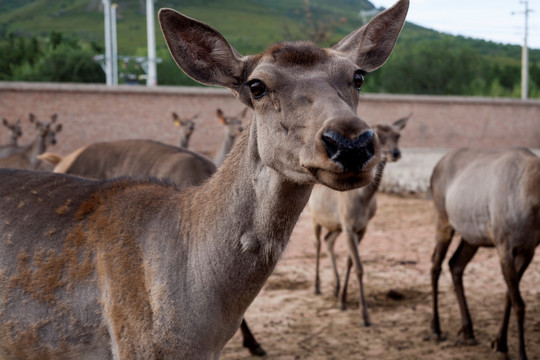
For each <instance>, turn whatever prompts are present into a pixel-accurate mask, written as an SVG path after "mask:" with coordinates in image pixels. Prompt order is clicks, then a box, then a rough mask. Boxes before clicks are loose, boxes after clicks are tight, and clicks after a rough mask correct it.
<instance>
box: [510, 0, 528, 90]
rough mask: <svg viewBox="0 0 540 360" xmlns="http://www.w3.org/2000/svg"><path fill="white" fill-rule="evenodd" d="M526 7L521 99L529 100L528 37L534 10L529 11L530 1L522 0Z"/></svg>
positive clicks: (522, 51)
mask: <svg viewBox="0 0 540 360" xmlns="http://www.w3.org/2000/svg"><path fill="white" fill-rule="evenodd" d="M520 2H521V3H522V4H524V5H525V10H524V11H523V14H525V33H524V34H523V47H522V49H521V98H522V99H523V100H525V99H527V98H528V97H529V96H528V93H529V49H528V47H527V36H528V32H529V13H530V12H532V11H533V10H531V9H529V1H528V0H521V1H520ZM513 14H514V13H513Z"/></svg>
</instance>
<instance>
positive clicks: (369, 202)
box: [309, 115, 410, 326]
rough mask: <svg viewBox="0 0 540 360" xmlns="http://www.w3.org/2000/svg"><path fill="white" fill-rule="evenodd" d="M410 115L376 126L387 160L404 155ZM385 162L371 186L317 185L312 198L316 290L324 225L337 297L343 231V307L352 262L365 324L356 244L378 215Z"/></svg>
mask: <svg viewBox="0 0 540 360" xmlns="http://www.w3.org/2000/svg"><path fill="white" fill-rule="evenodd" d="M409 117H410V115H409V116H408V117H405V118H402V119H399V120H397V121H395V122H394V124H392V126H388V125H376V126H375V130H376V133H377V135H378V137H379V140H380V141H381V148H382V152H383V154H384V156H385V158H386V160H388V161H397V160H399V158H400V157H401V152H400V151H399V147H398V141H399V132H400V131H401V130H402V129H403V128H404V127H405V125H406V124H407V121H408V120H409ZM385 163H386V161H385V162H381V163H380V166H379V173H378V174H377V175H378V176H377V179H376V180H375V181H373V182H372V183H371V184H370V185H369V186H366V187H363V188H358V189H353V190H349V191H343V192H340V191H335V190H332V189H330V188H327V187H325V186H321V185H315V186H314V188H313V192H312V194H311V197H310V199H309V206H310V209H311V216H312V220H313V229H314V232H315V250H316V267H315V294H320V293H321V290H320V279H319V260H320V250H321V230H322V229H323V228H324V229H326V230H327V233H326V235H325V237H324V243H325V245H326V249H327V252H328V254H329V258H330V261H331V262H332V269H333V271H334V284H335V286H334V295H335V296H336V297H337V296H339V291H340V280H339V273H338V270H337V265H336V256H335V253H334V244H335V241H336V239H337V237H338V236H339V234H340V233H341V232H343V233H344V234H345V237H346V241H347V246H348V253H349V256H348V261H347V273H346V276H345V284H344V286H343V289H342V291H341V295H340V296H339V302H340V307H341V308H342V309H345V308H346V302H347V284H348V280H349V273H350V270H351V266H352V265H353V264H354V266H355V272H356V275H357V278H358V284H359V291H360V309H361V312H362V319H363V322H364V325H366V326H368V325H370V324H371V321H370V318H369V313H368V310H367V302H366V300H365V295H364V286H363V282H362V277H363V267H362V262H361V261H360V256H359V254H358V249H357V248H358V245H359V243H360V241H361V240H362V238H363V236H364V234H365V232H366V229H367V226H368V223H369V221H370V220H371V218H373V216H375V212H376V211H377V198H376V196H375V193H376V192H377V189H378V186H379V181H380V179H381V177H382V172H383V170H384V166H385Z"/></svg>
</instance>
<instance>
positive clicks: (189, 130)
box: [172, 112, 199, 149]
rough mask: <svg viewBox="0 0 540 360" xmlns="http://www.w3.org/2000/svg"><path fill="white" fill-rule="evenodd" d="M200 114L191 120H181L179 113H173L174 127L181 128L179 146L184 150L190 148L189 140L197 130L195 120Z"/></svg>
mask: <svg viewBox="0 0 540 360" xmlns="http://www.w3.org/2000/svg"><path fill="white" fill-rule="evenodd" d="M198 116H199V114H196V115H193V116H192V117H190V118H186V119H181V118H180V117H179V116H178V114H177V113H175V112H173V113H172V117H173V123H174V126H177V127H179V128H180V142H179V144H178V146H180V147H183V148H186V149H187V148H188V146H189V139H190V138H191V135H193V131H194V130H195V121H193V120H195V119H196V118H197V117H198Z"/></svg>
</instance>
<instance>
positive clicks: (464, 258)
mask: <svg viewBox="0 0 540 360" xmlns="http://www.w3.org/2000/svg"><path fill="white" fill-rule="evenodd" d="M431 194H432V196H433V201H434V203H435V209H436V212H437V217H436V246H435V251H434V253H433V258H432V261H433V265H432V268H431V283H432V291H433V319H432V322H431V330H432V332H433V334H434V335H435V336H436V337H437V339H441V334H442V333H441V327H440V323H439V310H438V282H439V276H440V273H441V264H442V261H443V259H444V257H445V255H446V252H447V250H448V247H449V245H450V242H451V241H452V237H453V235H454V233H455V232H457V233H459V234H460V235H461V241H460V243H459V246H458V248H457V250H456V252H455V253H454V255H453V256H452V258H451V259H450V262H449V265H450V271H451V273H452V281H453V283H454V289H455V292H456V296H457V300H458V304H459V309H460V312H461V324H462V325H461V332H462V334H463V338H464V341H465V343H466V344H471V345H474V344H476V343H477V342H476V339H475V337H474V331H473V325H472V319H471V316H470V314H469V309H468V307H467V301H466V299H465V292H464V288H463V272H464V271H465V267H466V266H467V264H468V263H469V261H470V260H471V259H472V258H473V256H474V254H475V253H476V251H477V250H478V248H479V247H481V246H487V247H495V249H496V250H497V254H498V255H499V259H500V263H501V269H502V274H503V277H504V280H505V282H506V287H507V293H506V298H505V305H504V315H503V320H502V323H501V327H500V329H499V333H498V334H497V337H496V338H495V340H494V341H493V343H492V346H493V347H494V348H495V350H496V351H497V352H499V353H502V354H505V355H506V354H507V353H508V345H507V332H508V322H509V319H510V310H511V308H513V309H514V313H515V315H516V321H517V330H518V339H519V359H520V360H524V359H526V358H527V355H526V352H525V334H524V325H523V323H524V321H525V303H524V301H523V298H522V297H521V294H520V291H519V282H520V280H521V277H522V276H523V273H524V272H525V270H526V269H527V266H528V265H529V263H530V262H531V260H532V258H533V256H534V251H535V248H536V246H538V244H539V243H540V158H538V157H537V156H536V155H534V154H533V153H532V152H531V151H530V150H528V149H525V148H513V149H509V150H480V149H457V150H454V151H452V152H450V153H448V154H446V155H445V156H444V157H443V158H442V159H441V160H440V161H439V162H438V163H437V165H436V166H435V168H434V170H433V174H432V175H431Z"/></svg>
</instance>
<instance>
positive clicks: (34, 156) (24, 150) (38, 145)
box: [0, 114, 62, 170]
mask: <svg viewBox="0 0 540 360" xmlns="http://www.w3.org/2000/svg"><path fill="white" fill-rule="evenodd" d="M56 119H57V115H56V114H54V115H52V116H51V121H50V122H48V123H42V122H40V121H37V120H36V118H35V116H34V115H33V114H30V122H32V123H35V125H36V131H37V133H36V138H35V139H34V141H33V142H32V143H30V144H29V145H27V146H22V147H20V148H19V149H18V150H16V152H15V153H14V154H12V155H10V156H7V157H5V158H0V168H13V169H32V170H36V169H37V168H38V167H39V164H40V163H41V160H40V159H39V158H38V156H39V155H40V154H42V153H44V152H45V151H46V150H47V147H48V146H49V145H55V144H56V134H57V133H59V132H60V131H61V130H62V124H57V125H56V126H54V127H53V124H54V123H55V122H56Z"/></svg>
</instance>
